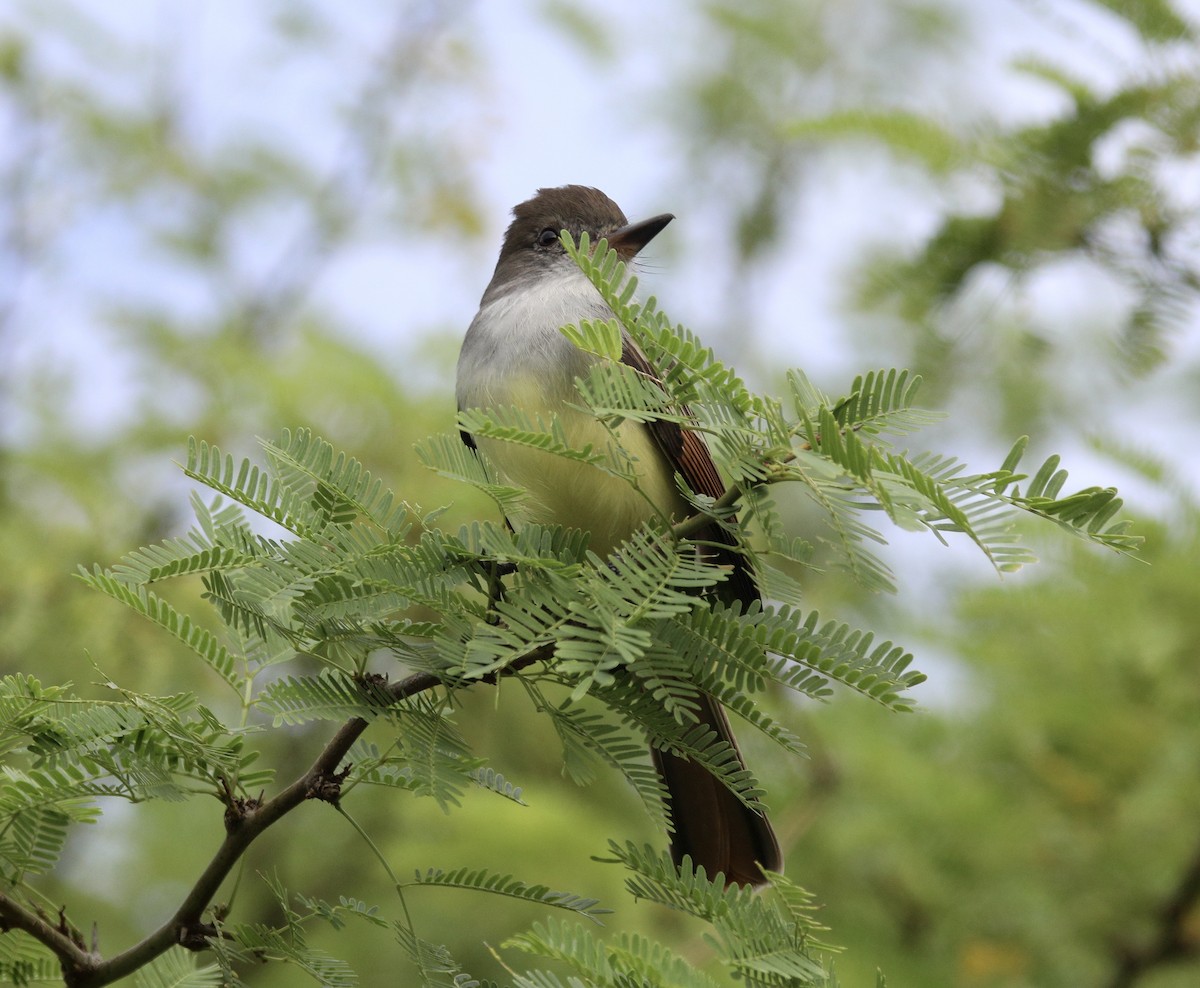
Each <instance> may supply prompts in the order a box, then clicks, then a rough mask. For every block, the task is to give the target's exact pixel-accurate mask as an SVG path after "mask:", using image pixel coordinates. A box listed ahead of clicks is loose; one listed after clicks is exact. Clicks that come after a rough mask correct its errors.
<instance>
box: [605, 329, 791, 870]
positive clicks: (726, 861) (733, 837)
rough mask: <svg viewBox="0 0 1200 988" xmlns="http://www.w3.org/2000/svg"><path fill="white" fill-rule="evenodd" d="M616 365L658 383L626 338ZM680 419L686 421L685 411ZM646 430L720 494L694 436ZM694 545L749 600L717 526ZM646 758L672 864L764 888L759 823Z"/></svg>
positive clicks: (668, 426)
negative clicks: (662, 805) (709, 547)
mask: <svg viewBox="0 0 1200 988" xmlns="http://www.w3.org/2000/svg"><path fill="white" fill-rule="evenodd" d="M621 360H622V362H623V363H625V364H628V365H629V366H630V367H632V368H633V369H634V370H636V371H637V372H638V373H639V374H644V375H645V376H646V377H648V378H650V379H651V380H653V381H656V382H658V383H659V384H661V383H662V380H661V378H659V376H658V375H657V374H656V373H655V371H654V368H653V367H652V366H651V365H650V361H649V360H647V359H646V355H645V354H644V353H642V351H641V350H639V349H638V347H637V345H636V344H635V343H634V342H633V341H632V340H631V339H629V338H628V337H626V338H625V343H624V346H623V347H622V350H621ZM684 413H685V414H688V413H687V409H686V408H685V409H684ZM649 428H650V433H651V434H652V435H653V436H654V439H655V441H656V443H657V444H658V446H659V448H660V449H661V450H662V452H663V455H665V456H666V457H667V459H668V460H670V462H671V465H672V466H673V467H674V469H675V470H677V471H678V472H679V474H680V476H682V477H683V479H684V481H685V482H686V483H687V485H688V486H689V487H690V488H691V489H692V490H693V491H696V492H698V493H700V494H706V495H708V496H709V497H714V498H716V497H720V496H721V495H722V494H724V493H725V484H724V483H723V482H722V480H721V476H720V474H718V473H717V466H716V464H715V463H713V458H712V454H711V453H710V452H709V451H708V445H707V444H706V443H705V442H704V439H703V438H702V437H701V435H700V434H699V433H698V432H694V431H692V430H691V429H687V428H684V427H683V426H681V425H680V424H679V423H678V422H662V421H658V422H652V423H650V426H649ZM699 538H700V539H701V540H703V541H705V542H708V543H715V544H717V545H718V546H729V548H728V549H721V548H717V549H715V550H713V551H714V552H715V553H716V554H717V557H718V559H720V561H721V562H722V563H725V564H727V565H729V566H730V567H731V568H732V573H731V574H730V578H729V580H728V581H726V584H725V586H726V587H727V588H728V589H727V592H728V593H729V594H730V595H731V596H735V597H736V598H737V599H738V600H740V601H742V602H743V603H747V604H748V603H750V601H752V600H757V599H758V587H757V585H756V584H755V582H754V574H753V573H752V572H751V570H750V567H749V566H747V565H746V560H745V559H744V558H743V556H742V555H741V553H739V552H737V551H736V545H735V542H734V539H733V537H732V536H731V535H730V534H729V533H728V532H727V531H725V529H723V528H722V527H721V526H720V525H716V524H713V525H710V526H708V528H707V529H705V530H703V531H701V532H700V533H699ZM700 701H701V703H700V709H699V710H698V711H697V717H698V719H699V722H700V723H701V724H703V725H704V726H705V727H707V728H710V729H711V730H712V731H713V732H714V733H715V734H716V736H717V737H718V738H720V739H721V740H722V741H724V742H726V743H727V744H728V745H729V746H730V747H731V748H732V749H733V750H734V752H736V753H737V756H738V759H739V760H741V762H742V765H743V766H745V760H744V759H742V753H741V750H740V749H739V748H738V744H737V739H736V738H735V737H734V736H733V731H732V730H731V729H730V726H729V719H728V718H727V717H726V716H725V711H724V710H722V709H721V705H720V704H719V703H718V702H717V701H716V700H715V699H714V698H713V697H711V696H708V695H707V694H701V696H700ZM651 754H652V755H653V757H654V764H655V766H656V767H657V769H658V772H659V775H660V776H661V777H662V780H663V783H664V784H665V785H666V787H667V796H668V798H667V811H668V813H669V814H670V818H671V857H672V858H673V859H674V860H675V863H676V864H679V863H681V862H682V860H683V858H684V856H685V855H686V856H688V857H690V858H691V859H692V863H693V864H694V865H702V866H703V867H704V870H705V872H706V873H707V875H708V877H709V878H713V877H715V876H716V875H717V873H718V872H721V873H723V874H724V875H725V882H726V884H736V885H760V884H762V882H763V881H764V879H763V874H762V871H761V870H760V869H766V870H768V871H781V870H782V869H783V854H782V853H781V851H780V849H779V841H778V840H777V839H776V837H775V832H774V830H772V828H771V824H770V822H769V821H768V820H767V818H766V817H765V816H762V815H760V814H758V813H755V812H754V811H753V810H751V809H749V808H747V807H746V806H745V805H744V804H743V803H742V802H741V801H740V800H739V799H738V798H737V797H736V796H735V795H734V794H733V793H732V792H730V791H729V790H728V789H727V788H726V787H725V786H724V784H723V783H722V782H721V781H720V780H719V779H717V778H716V777H715V776H713V775H712V774H711V773H710V772H709V771H708V769H706V768H705V767H704V766H703V765H700V764H699V763H697V762H693V761H691V760H690V759H688V758H682V757H680V756H679V755H673V754H671V753H670V752H668V751H661V750H658V749H652V751H651Z"/></svg>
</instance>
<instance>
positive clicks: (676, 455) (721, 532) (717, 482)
mask: <svg viewBox="0 0 1200 988" xmlns="http://www.w3.org/2000/svg"><path fill="white" fill-rule="evenodd" d="M621 362H622V363H623V364H627V365H628V366H630V367H632V368H633V369H634V370H636V371H637V372H638V373H639V374H642V375H643V376H645V377H648V378H649V379H650V380H652V381H654V382H655V383H657V384H659V385H661V384H662V379H661V378H660V377H659V375H658V373H657V372H656V371H655V369H654V368H653V367H652V366H651V364H650V361H649V360H648V359H647V358H646V355H645V354H644V353H642V351H641V349H640V348H639V347H638V345H637V344H636V343H634V342H633V340H631V339H630V338H629V337H628V336H625V338H624V342H623V344H622V347H621ZM683 413H684V414H685V415H689V414H690V412H689V411H688V409H687V407H686V406H685V407H684V408H683ZM648 428H649V430H650V434H651V435H652V436H653V437H654V441H655V443H657V445H658V448H659V449H661V450H662V452H663V455H664V456H666V457H667V459H668V460H669V461H670V463H671V466H672V468H673V469H674V470H675V471H677V472H678V473H679V475H680V476H681V477H683V480H684V482H685V483H686V484H687V485H688V487H689V488H691V489H692V490H693V491H695V492H696V493H698V494H705V495H707V496H708V497H712V498H718V497H720V496H721V495H722V494H724V493H725V483H724V481H722V480H721V475H720V474H719V473H717V465H716V464H715V463H714V462H713V458H712V453H710V452H709V451H708V445H707V443H705V442H704V438H703V437H702V436H701V435H700V433H698V432H695V431H693V430H691V429H685V428H684V427H683V426H681V425H680V424H679V423H678V422H664V421H662V420H657V421H654V422H651V423H649V425H648ZM698 538H699V540H700V541H703V542H710V543H715V544H717V545H719V546H729V548H728V549H717V550H715V552H716V554H717V558H718V559H719V560H720V561H721V563H723V564H724V565H727V566H730V567H731V568H732V572H731V573H730V576H729V580H728V581H727V583H726V586H727V588H728V591H729V593H730V596H732V597H733V598H734V599H736V600H740V601H741V602H742V603H744V604H749V603H750V602H751V601H752V600H757V599H758V597H759V594H758V586H757V584H756V583H755V581H754V573H753V572H752V571H751V569H750V567H749V566H748V565H747V564H746V560H745V557H743V556H742V554H741V553H740V552H738V551H737V549H736V547H737V543H736V541H735V540H734V538H733V536H732V535H730V534H729V533H728V532H727V531H726V530H725V529H723V528H722V527H721V526H720V525H716V524H714V525H710V526H708V528H706V529H704V530H702V531H701V532H700V533H699V535H698Z"/></svg>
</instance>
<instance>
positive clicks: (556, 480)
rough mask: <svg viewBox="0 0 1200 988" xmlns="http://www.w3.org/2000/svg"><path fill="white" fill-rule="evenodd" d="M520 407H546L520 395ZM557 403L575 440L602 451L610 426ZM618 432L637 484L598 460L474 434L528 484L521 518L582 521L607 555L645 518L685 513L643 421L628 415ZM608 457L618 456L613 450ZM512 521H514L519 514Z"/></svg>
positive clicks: (511, 476) (515, 479)
mask: <svg viewBox="0 0 1200 988" xmlns="http://www.w3.org/2000/svg"><path fill="white" fill-rule="evenodd" d="M522 407H523V408H525V410H526V411H533V412H534V413H535V414H537V413H539V412H540V413H541V414H545V413H546V412H548V411H549V409H547V408H544V407H543V408H539V409H530V408H529V406H528V404H526V403H522ZM555 410H556V411H557V413H558V416H559V421H560V422H561V423H562V425H563V428H564V430H565V431H566V434H567V436H568V439H569V441H570V443H571V445H572V446H574V447H575V448H581V447H583V446H584V445H586V444H587V443H591V444H592V445H593V447H594V449H595V450H596V451H599V452H603V451H605V450H607V449H609V448H610V447H611V446H612V437H611V435H610V434H609V432H608V431H607V430H606V429H604V428H603V427H602V426H601V425H600V423H599V422H597V421H596V420H595V419H594V418H592V417H591V416H587V415H584V414H582V413H580V412H576V411H574V410H572V409H569V408H567V407H565V406H561V405H560V406H558V407H557V408H556V409H555ZM618 435H619V437H620V444H621V447H622V449H623V451H624V454H625V455H627V456H628V461H626V462H627V463H628V464H629V465H631V466H632V468H633V471H634V474H635V476H636V478H637V483H636V485H633V484H630V483H629V482H628V481H627V480H625V479H624V478H622V477H617V476H613V475H612V474H610V473H607V472H605V470H604V469H602V468H600V467H598V466H595V465H592V464H585V463H575V462H572V461H570V460H566V459H563V458H562V457H558V456H554V455H552V454H549V453H545V452H543V451H541V450H532V449H528V448H525V447H520V446H516V445H514V444H512V443H505V442H500V441H498V440H488V439H479V440H478V444H479V446H480V448H481V449H482V451H483V452H484V454H485V455H486V456H487V457H488V459H489V460H490V461H491V462H492V463H493V464H495V465H496V466H497V467H499V469H500V470H501V471H502V472H503V473H504V476H505V478H507V479H508V480H509V481H511V482H512V483H514V484H516V485H518V486H520V487H523V488H524V489H525V490H527V491H528V492H529V499H528V503H527V506H526V514H525V518H524V520H527V521H533V522H537V523H539V524H543V525H563V526H565V527H569V528H581V529H583V530H585V531H587V532H590V533H591V540H590V543H589V544H590V546H591V549H592V551H594V552H596V553H598V554H599V555H602V556H605V555H608V554H609V553H610V552H612V550H613V549H614V548H615V547H616V546H617V545H618V544H619V543H620V542H621V541H622V540H624V539H626V538H628V537H629V535H630V534H631V533H632V532H633V531H634V530H635V529H637V528H638V527H639V526H641V525H643V524H644V523H645V522H647V521H649V520H650V519H652V518H656V517H657V518H660V519H662V521H663V523H666V522H668V521H669V520H670V519H672V518H673V519H674V520H676V521H678V520H679V519H680V518H683V517H684V516H685V515H686V514H687V503H686V502H685V501H684V500H683V497H682V496H681V495H680V493H679V491H678V489H677V488H676V486H675V479H674V475H673V472H672V471H671V469H670V467H669V465H668V462H667V460H666V459H665V457H664V456H663V455H662V453H661V451H660V450H659V449H658V447H657V446H656V445H655V444H654V440H653V439H652V438H651V437H650V435H649V433H648V432H647V431H646V428H645V427H644V426H643V425H641V424H639V423H634V422H626V423H623V424H622V425H621V426H620V428H619V430H618ZM609 459H610V462H616V463H618V464H620V463H621V462H622V456H621V454H619V453H618V454H614V455H610V457H609ZM626 469H628V467H626ZM510 521H511V522H512V523H513V524H514V526H516V527H519V525H520V523H521V521H522V519H520V518H511V519H510Z"/></svg>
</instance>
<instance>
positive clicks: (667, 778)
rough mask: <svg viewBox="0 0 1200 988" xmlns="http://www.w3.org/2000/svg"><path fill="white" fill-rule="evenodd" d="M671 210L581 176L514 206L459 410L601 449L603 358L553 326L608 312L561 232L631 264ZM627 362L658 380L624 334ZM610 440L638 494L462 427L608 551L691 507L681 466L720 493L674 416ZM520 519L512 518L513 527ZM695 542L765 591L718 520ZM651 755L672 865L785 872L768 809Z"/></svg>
mask: <svg viewBox="0 0 1200 988" xmlns="http://www.w3.org/2000/svg"><path fill="white" fill-rule="evenodd" d="M672 219H674V216H673V215H672V214H670V213H663V214H660V215H657V216H653V217H651V218H649V219H646V220H642V221H640V222H636V223H630V222H629V221H628V220H627V219H626V217H625V214H624V213H623V212H622V211H621V209H620V207H619V206H618V205H617V204H616V203H615V202H614V201H613V200H612V199H611V198H609V197H608V196H607V195H605V194H604V193H603V192H601V191H600V190H599V189H596V188H591V187H589V186H583V185H564V186H560V187H556V188H543V189H539V190H538V191H537V193H536V195H534V196H533V197H532V198H530V199H528V200H527V201H525V202H522V203H520V204H519V205H517V206H515V207H514V208H513V210H512V222H511V223H510V224H509V226H508V229H507V231H506V232H505V234H504V239H503V244H502V246H501V248H500V256H499V258H498V260H497V262H496V268H495V271H494V272H493V274H492V278H491V281H490V282H489V284H488V286H487V288H486V290H485V291H484V293H483V296H482V298H481V300H480V303H479V311H478V312H477V314H476V315H475V318H474V319H473V320H472V321H471V324H470V326H469V328H468V329H467V333H466V336H465V338H464V340H463V344H462V350H461V352H460V354H459V359H458V368H457V382H456V389H455V390H456V398H457V401H458V408H459V410H460V411H465V410H468V409H491V408H509V407H517V408H519V409H521V410H522V411H523V412H525V413H527V414H528V415H529V416H530V417H531V418H534V419H536V418H537V417H538V416H541V417H544V418H546V419H547V420H548V419H549V416H550V415H551V414H554V415H556V416H557V418H558V421H559V423H560V425H561V426H562V428H563V430H564V433H565V435H566V436H567V438H568V440H569V441H570V442H571V444H572V445H573V446H574V447H576V448H582V447H583V446H584V445H585V444H587V443H592V444H593V446H594V448H596V449H601V450H603V449H606V448H607V447H608V445H609V443H610V441H611V436H610V434H609V433H608V431H607V430H606V429H605V427H604V425H603V424H602V423H601V422H599V421H598V420H597V419H596V418H595V417H593V416H591V415H589V414H588V412H587V411H586V410H585V409H583V408H581V407H580V405H581V402H580V401H579V395H578V392H577V391H576V383H575V382H576V380H577V379H578V378H580V377H582V376H584V375H585V374H586V373H587V372H588V370H589V366H590V364H591V362H592V361H594V360H596V359H599V358H597V357H596V356H594V355H592V354H589V353H586V352H584V351H583V350H581V349H579V348H578V347H577V346H575V344H574V343H573V342H572V341H571V340H569V339H568V338H567V337H566V336H564V335H563V333H562V332H560V328H561V327H563V326H565V325H567V324H572V323H573V324H579V322H580V321H581V320H584V319H589V320H607V319H611V318H613V312H612V310H611V309H610V308H609V307H608V305H607V304H606V303H605V301H604V300H603V298H602V297H601V295H600V293H599V292H598V291H597V290H596V288H595V286H593V285H592V283H591V282H590V281H589V280H588V279H587V277H586V276H585V275H584V274H583V272H582V271H581V270H580V269H579V266H578V265H577V264H576V262H575V261H574V260H573V259H572V258H571V257H570V256H569V255H568V254H567V252H566V249H565V247H564V245H563V243H562V240H561V239H560V237H561V233H562V231H564V230H565V231H567V232H568V233H569V235H570V236H571V238H573V240H574V241H575V243H576V244H577V245H578V243H579V240H580V236H581V234H583V233H587V235H588V238H589V240H590V242H592V243H595V242H597V241H598V240H600V239H601V238H604V239H606V240H607V241H608V245H609V247H610V248H611V249H612V250H614V251H616V253H617V255H618V256H619V257H620V258H621V259H622V260H623V261H626V262H632V261H633V260H634V258H636V256H637V255H638V253H639V252H640V251H641V250H642V249H643V248H644V247H645V246H646V245H647V244H648V243H649V242H650V241H651V240H652V239H653V238H654V237H655V236H656V235H657V234H659V233H660V232H661V231H662V230H663V229H664V228H665V227H666V226H667V224H668V223H670V222H671V220H672ZM621 361H622V362H623V363H625V364H627V365H628V366H630V367H632V368H633V369H634V370H636V371H637V372H638V373H639V374H641V375H643V376H645V377H646V378H648V379H651V380H654V381H658V380H659V376H658V374H657V373H656V371H655V369H654V367H653V366H652V365H651V363H650V361H649V360H648V359H647V358H646V355H645V354H644V353H643V352H642V350H641V349H640V348H639V347H638V345H637V344H636V343H635V342H634V340H633V339H632V337H630V336H629V334H628V333H627V332H625V331H624V330H622V343H621ZM618 437H619V441H620V445H621V446H622V447H623V449H624V450H625V451H627V453H628V454H630V456H631V458H632V462H634V463H635V464H636V470H637V474H638V488H639V490H635V489H634V488H633V487H631V485H630V484H628V483H627V482H626V481H625V480H623V479H622V478H621V477H618V476H613V475H612V474H611V473H606V472H604V471H601V470H598V469H596V468H595V467H594V466H593V465H591V464H588V463H579V462H574V461H571V460H567V459H564V458H562V457H557V456H554V455H553V454H550V453H547V452H545V451H543V450H538V449H531V448H528V447H525V446H520V445H517V444H514V443H506V442H503V441H500V440H497V439H492V438H487V437H483V436H480V437H475V436H473V435H471V434H470V433H469V432H466V431H465V430H464V431H463V432H462V438H463V441H464V442H465V443H466V444H467V445H468V446H469V447H471V448H472V449H475V450H478V451H481V452H482V453H483V454H484V456H485V457H486V459H487V461H488V462H489V463H490V464H491V465H492V466H494V467H495V468H497V469H498V470H499V471H500V472H501V473H502V474H503V475H504V477H505V478H506V479H507V480H508V481H510V482H511V483H513V484H515V485H517V486H519V487H521V488H523V489H524V490H525V491H526V492H527V494H528V500H527V508H526V512H527V517H526V518H525V519H524V520H526V521H533V522H537V523H539V524H543V525H562V526H565V527H569V528H578V529H583V530H584V531H586V532H588V533H589V548H591V549H592V550H593V551H594V552H596V553H597V555H599V556H600V557H602V558H603V557H606V556H607V555H609V554H610V553H612V552H613V551H614V550H615V549H616V548H617V547H618V546H619V545H620V544H621V543H622V542H623V541H624V540H625V539H627V538H628V537H629V536H630V535H632V534H633V533H634V532H635V531H637V530H638V529H639V528H640V527H641V526H643V525H644V524H646V523H647V522H649V521H651V520H652V519H654V518H658V519H660V520H665V521H668V522H670V521H676V522H678V521H680V520H682V519H684V518H686V517H687V516H688V515H690V514H691V513H692V509H691V507H690V505H689V504H688V502H687V500H686V499H685V498H684V497H683V495H682V493H681V492H680V489H679V486H678V485H677V483H676V479H675V477H676V474H679V475H680V476H681V477H682V479H683V481H684V483H685V484H686V486H687V487H688V488H689V489H691V490H692V491H694V492H696V493H698V494H703V495H706V496H708V497H711V498H719V497H720V496H721V495H722V494H723V493H724V491H725V487H724V483H723V482H722V480H721V478H720V475H719V474H718V472H717V468H716V465H715V464H714V462H713V458H712V455H711V453H710V451H709V449H708V446H707V445H706V443H705V442H704V439H703V437H702V436H701V435H700V433H699V432H697V431H695V430H692V429H688V428H686V427H683V426H681V425H680V424H679V423H678V422H676V421H672V422H664V421H661V420H656V421H653V422H650V423H640V422H632V421H629V420H625V421H623V422H622V423H621V424H620V425H619V426H618ZM521 520H522V519H519V518H509V519H508V521H509V523H510V524H511V525H513V526H514V527H519V525H520V524H521ZM695 538H696V540H697V541H699V542H703V543H705V544H706V545H708V546H712V547H714V548H712V549H710V550H709V551H710V552H711V553H712V554H713V555H714V556H715V557H716V558H717V560H718V561H719V562H721V563H722V564H724V565H726V567H727V569H728V573H729V577H728V579H727V580H726V581H725V583H724V585H723V589H722V592H723V595H724V596H726V597H729V598H736V599H738V600H740V601H742V603H743V604H747V605H748V604H749V603H750V602H751V601H754V600H757V599H759V591H758V588H757V586H756V584H755V580H754V575H753V572H752V570H751V569H750V567H749V565H748V564H747V563H746V560H745V559H744V557H743V556H742V555H741V554H740V553H738V552H736V551H734V541H733V538H732V536H731V535H730V534H729V533H728V532H727V531H726V530H725V529H724V528H722V527H721V526H720V525H717V524H716V523H712V524H711V525H709V526H707V527H706V529H705V530H704V531H702V532H700V533H698V534H697V535H696V536H695ZM697 717H698V720H699V722H700V723H701V724H703V725H704V726H705V727H707V728H708V729H710V730H711V731H713V732H714V733H715V735H716V737H718V738H719V739H721V740H723V741H725V742H726V743H728V744H729V746H730V748H731V749H732V750H733V751H734V752H735V753H736V754H737V757H738V759H739V760H741V759H742V755H741V752H740V750H739V749H738V747H737V742H736V740H735V738H734V735H733V731H732V729H731V727H730V724H729V719H728V717H727V716H726V714H725V711H724V709H723V708H722V707H721V705H720V703H719V702H718V701H717V700H716V699H714V698H713V697H711V696H709V695H708V694H707V693H701V695H700V699H699V709H698V711H697ZM651 756H652V758H653V761H654V764H655V766H656V768H657V770H658V772H659V775H660V777H661V779H662V782H663V784H664V786H665V789H666V793H667V812H668V818H669V823H670V829H671V845H670V851H671V855H672V858H673V860H674V861H675V862H676V864H677V865H678V864H680V863H681V862H682V860H683V858H684V856H685V855H686V856H688V857H690V858H691V861H692V863H693V865H695V866H703V868H704V870H705V873H706V874H707V875H708V876H709V877H710V878H712V877H715V876H716V875H717V874H718V873H720V874H723V875H724V877H725V882H726V884H727V885H728V884H737V885H752V886H757V885H761V884H763V883H764V882H765V877H764V870H766V871H772V872H779V871H781V870H782V867H783V857H782V853H781V851H780V847H779V842H778V840H777V839H776V836H775V832H774V830H773V829H772V827H771V824H770V822H769V821H768V820H767V818H766V816H765V814H763V813H761V812H757V811H755V810H753V809H751V808H749V807H747V806H746V805H745V804H744V803H742V802H741V801H740V800H739V799H738V798H737V797H736V796H734V795H733V793H731V792H730V791H729V789H728V788H726V787H725V786H724V785H723V784H722V783H721V782H720V780H719V779H717V778H716V777H715V776H713V775H712V774H711V773H710V772H709V771H708V770H707V769H706V768H704V766H702V765H700V764H699V763H698V762H695V761H692V760H691V759H688V758H686V757H683V756H681V755H677V754H673V753H671V752H669V751H664V750H659V749H657V748H653V747H652V749H651ZM743 765H744V761H743Z"/></svg>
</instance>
